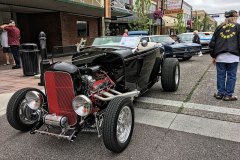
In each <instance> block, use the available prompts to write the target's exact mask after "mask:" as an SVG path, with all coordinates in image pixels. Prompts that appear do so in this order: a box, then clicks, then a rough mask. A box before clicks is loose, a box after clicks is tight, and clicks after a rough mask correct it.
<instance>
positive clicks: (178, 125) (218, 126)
mask: <svg viewBox="0 0 240 160" xmlns="http://www.w3.org/2000/svg"><path fill="white" fill-rule="evenodd" d="M135 115H136V117H135V122H136V123H142V124H146V125H150V126H155V127H161V128H167V129H171V130H176V131H182V132H186V133H193V134H198V135H202V136H207V137H213V138H218V139H223V140H230V141H234V142H240V136H239V133H240V123H233V122H226V121H220V120H214V119H208V118H201V117H195V116H189V115H183V114H176V113H169V112H168V113H166V112H162V111H151V110H147V109H141V108H136V109H135ZM171 122H172V123H171Z"/></svg>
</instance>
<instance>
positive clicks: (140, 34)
mask: <svg viewBox="0 0 240 160" xmlns="http://www.w3.org/2000/svg"><path fill="white" fill-rule="evenodd" d="M143 35H145V36H147V35H149V32H148V31H128V36H143Z"/></svg>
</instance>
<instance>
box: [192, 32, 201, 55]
mask: <svg viewBox="0 0 240 160" xmlns="http://www.w3.org/2000/svg"><path fill="white" fill-rule="evenodd" d="M193 35H194V36H193V40H192V42H193V43H197V44H200V45H201V43H200V37H199V35H198V31H197V30H196V31H194V32H193ZM202 55H203V54H202V51H200V52H199V53H198V56H202Z"/></svg>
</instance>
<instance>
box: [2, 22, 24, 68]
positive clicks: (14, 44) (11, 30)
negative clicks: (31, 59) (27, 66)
mask: <svg viewBox="0 0 240 160" xmlns="http://www.w3.org/2000/svg"><path fill="white" fill-rule="evenodd" d="M0 28H1V29H4V30H5V31H7V34H8V45H9V46H10V49H11V52H12V55H13V58H14V61H15V63H16V65H15V66H13V67H12V69H19V68H21V64H20V56H19V45H20V30H19V29H18V28H17V27H16V25H15V22H14V21H13V20H10V23H9V24H4V25H1V26H0Z"/></svg>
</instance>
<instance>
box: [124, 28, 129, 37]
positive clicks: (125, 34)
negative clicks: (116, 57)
mask: <svg viewBox="0 0 240 160" xmlns="http://www.w3.org/2000/svg"><path fill="white" fill-rule="evenodd" d="M127 36H128V29H125V30H124V33H123V37H127Z"/></svg>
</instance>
